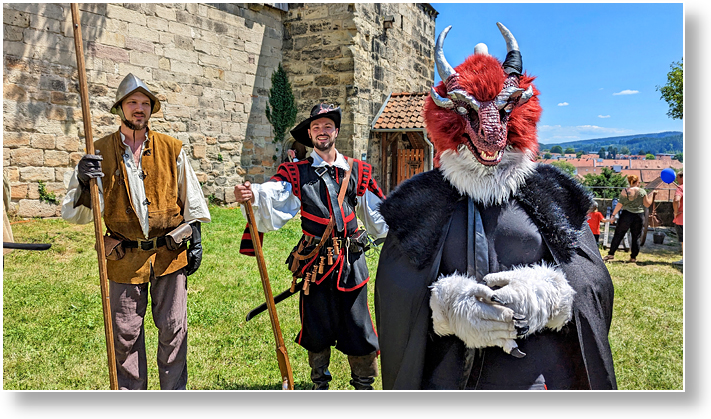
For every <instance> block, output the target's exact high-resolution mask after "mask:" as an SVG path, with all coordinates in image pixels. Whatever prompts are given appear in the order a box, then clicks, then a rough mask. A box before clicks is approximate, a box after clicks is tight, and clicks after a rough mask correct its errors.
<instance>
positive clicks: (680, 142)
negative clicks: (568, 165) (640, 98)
mask: <svg viewBox="0 0 711 419" xmlns="http://www.w3.org/2000/svg"><path fill="white" fill-rule="evenodd" d="M556 145H559V146H561V147H563V150H565V149H566V148H568V147H572V148H574V149H575V151H584V152H586V153H590V154H597V153H598V151H600V148H602V147H604V148H605V149H607V147H609V146H613V147H617V152H618V153H619V152H620V150H621V149H622V147H627V148H629V150H630V153H631V154H638V153H639V151H640V150H643V151H644V152H645V153H651V154H658V153H669V154H676V153H679V152H683V151H684V133H682V132H679V131H667V132H658V133H655V134H639V135H627V136H623V137H609V138H596V139H593V140H584V141H571V142H568V143H556V144H541V146H540V148H541V150H550V149H551V147H553V146H556Z"/></svg>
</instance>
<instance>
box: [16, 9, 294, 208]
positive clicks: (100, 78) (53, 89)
mask: <svg viewBox="0 0 711 419" xmlns="http://www.w3.org/2000/svg"><path fill="white" fill-rule="evenodd" d="M79 9H80V15H81V29H82V38H83V41H84V51H85V62H86V69H87V79H88V85H89V95H90V107H91V115H92V128H93V136H94V139H98V138H100V137H102V136H104V135H106V134H109V133H111V132H113V131H115V130H116V129H117V127H118V123H119V119H118V117H117V116H115V115H112V114H110V113H109V109H110V107H111V105H112V104H113V100H114V98H115V92H116V88H117V87H118V84H119V82H120V81H121V80H122V79H123V77H124V76H125V75H126V74H128V73H133V74H135V75H136V76H138V77H140V78H141V79H142V80H143V81H144V82H145V83H146V84H147V85H148V86H149V88H150V89H151V90H152V91H153V92H154V93H156V94H157V96H158V97H159V99H160V100H161V102H162V110H161V112H159V113H158V114H156V115H153V116H152V118H151V127H152V128H153V129H155V130H156V131H159V132H163V133H167V134H169V135H172V136H174V137H176V138H178V139H180V140H181V141H182V142H183V144H184V149H185V151H186V152H187V154H188V156H189V158H190V161H191V165H192V166H193V168H194V169H195V171H196V173H197V175H198V178H199V180H200V182H201V183H202V185H203V192H204V193H205V196H206V197H211V198H214V199H217V200H218V201H223V202H233V201H234V195H233V193H232V189H233V188H234V185H235V184H236V183H238V182H242V181H244V180H245V178H249V179H251V180H254V181H257V182H261V181H263V180H265V179H266V178H268V177H269V176H270V175H271V174H272V173H274V172H275V170H276V165H277V163H276V160H277V154H278V151H277V146H276V145H275V144H273V143H272V131H271V125H269V123H268V121H267V120H266V116H265V113H264V110H265V103H266V99H267V95H268V89H269V87H270V86H271V81H270V77H271V74H272V72H273V71H274V70H275V69H276V67H277V65H278V63H279V62H280V61H281V60H282V37H283V25H282V19H283V15H284V14H285V12H283V11H282V10H279V9H278V8H274V7H270V6H264V5H258V4H215V5H206V4H197V3H185V4H174V3H165V4H163V3H161V4H136V3H127V4H80V5H79ZM3 29H4V30H3V48H4V56H3V169H4V170H5V171H6V172H7V174H8V177H9V180H10V184H11V191H12V193H11V194H12V202H11V205H10V208H9V212H10V213H16V214H17V215H19V216H22V217H32V216H55V215H59V206H57V205H53V204H49V203H46V202H42V201H40V199H39V198H40V193H39V185H40V184H39V182H40V181H41V182H43V184H44V187H45V189H46V190H47V191H48V192H50V193H55V194H56V196H57V197H58V198H59V199H60V200H61V198H62V197H63V195H64V193H65V187H64V183H63V182H64V179H65V177H66V176H67V175H68V173H67V172H69V171H71V170H72V169H73V167H74V166H75V165H76V163H77V162H78V160H79V159H80V158H81V156H82V155H83V154H84V152H85V146H84V144H85V143H84V136H83V122H82V114H81V104H80V97H79V88H78V78H77V70H76V54H75V50H74V38H73V30H72V23H71V11H70V8H69V5H68V4H36V3H26V4H8V3H5V4H3Z"/></svg>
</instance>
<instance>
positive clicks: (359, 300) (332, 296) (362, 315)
mask: <svg viewBox="0 0 711 419" xmlns="http://www.w3.org/2000/svg"><path fill="white" fill-rule="evenodd" d="M335 281H336V278H333V277H331V278H327V279H326V280H325V281H323V282H322V283H321V284H319V285H316V284H313V285H311V286H310V288H309V295H305V294H304V292H303V291H301V295H300V300H301V301H300V303H299V304H300V307H299V311H300V314H301V331H300V332H299V334H298V335H297V336H296V339H295V340H296V343H298V344H299V345H301V346H302V347H304V348H305V349H307V350H309V351H311V352H321V351H323V350H324V349H326V348H328V347H330V346H334V345H335V347H336V349H338V350H339V351H341V352H343V353H344V354H346V355H355V356H360V355H367V354H370V353H373V352H375V351H377V350H378V349H379V347H378V336H377V335H376V334H375V328H374V327H373V322H372V320H371V317H370V311H369V309H368V285H367V284H364V285H363V286H362V287H360V288H358V289H356V290H353V291H347V292H344V291H338V290H336V289H335Z"/></svg>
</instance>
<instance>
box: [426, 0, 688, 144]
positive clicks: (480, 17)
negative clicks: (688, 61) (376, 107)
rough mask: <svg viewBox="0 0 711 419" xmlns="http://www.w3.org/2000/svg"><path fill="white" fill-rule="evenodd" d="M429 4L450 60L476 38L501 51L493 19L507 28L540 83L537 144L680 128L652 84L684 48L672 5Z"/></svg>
mask: <svg viewBox="0 0 711 419" xmlns="http://www.w3.org/2000/svg"><path fill="white" fill-rule="evenodd" d="M431 5H432V6H433V7H434V8H435V9H436V10H437V11H438V12H439V15H438V16H437V19H436V30H435V32H436V36H438V35H439V33H440V32H441V31H442V30H443V29H444V28H446V27H447V26H449V25H451V26H452V29H451V30H450V32H449V34H448V35H447V39H446V41H445V48H444V50H445V51H444V52H445V56H446V57H447V61H448V62H449V63H450V64H451V65H452V66H453V67H456V66H457V65H459V64H460V63H462V61H464V59H465V58H466V57H467V56H469V55H470V54H472V53H473V50H474V45H476V44H477V43H479V42H483V43H485V44H486V45H487V46H488V47H489V53H490V54H492V55H494V56H495V57H497V58H499V59H500V60H503V59H504V58H505V56H506V44H505V42H504V40H503V38H502V36H501V34H500V33H499V30H498V29H497V27H496V22H501V23H503V24H504V25H505V26H506V27H507V28H509V30H510V31H511V32H512V33H513V34H514V36H515V37H516V40H517V41H518V44H519V48H520V50H521V54H522V57H523V66H524V71H526V72H528V73H529V74H531V75H534V76H536V77H537V78H536V81H535V84H536V86H537V87H538V89H539V90H540V91H541V95H540V100H541V105H542V107H543V115H542V117H541V121H540V123H539V125H538V136H539V142H540V143H542V144H546V143H555V142H568V141H578V140H586V139H592V138H603V137H614V136H621V135H632V134H646V133H656V132H662V131H683V122H682V121H681V120H672V119H671V118H669V117H668V116H667V114H666V113H667V111H668V110H669V107H668V105H667V103H666V102H665V101H663V100H661V99H660V97H661V96H660V94H659V92H658V91H657V90H656V87H657V86H663V85H664V84H666V77H667V73H668V72H669V70H670V65H671V64H672V62H676V61H680V60H681V59H682V57H683V54H684V14H683V13H684V9H683V5H682V4H681V3H627V4H614V3H587V4H586V3H547V4H542V3H521V4H515V3H431ZM435 73H436V72H435ZM439 81H440V79H439V75H435V82H436V83H439Z"/></svg>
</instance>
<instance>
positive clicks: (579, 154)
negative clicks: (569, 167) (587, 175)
mask: <svg viewBox="0 0 711 419" xmlns="http://www.w3.org/2000/svg"><path fill="white" fill-rule="evenodd" d="M583 154H585V152H584V151H578V152H576V153H575V157H576V158H578V159H579V158H580V156H582V155H583Z"/></svg>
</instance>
